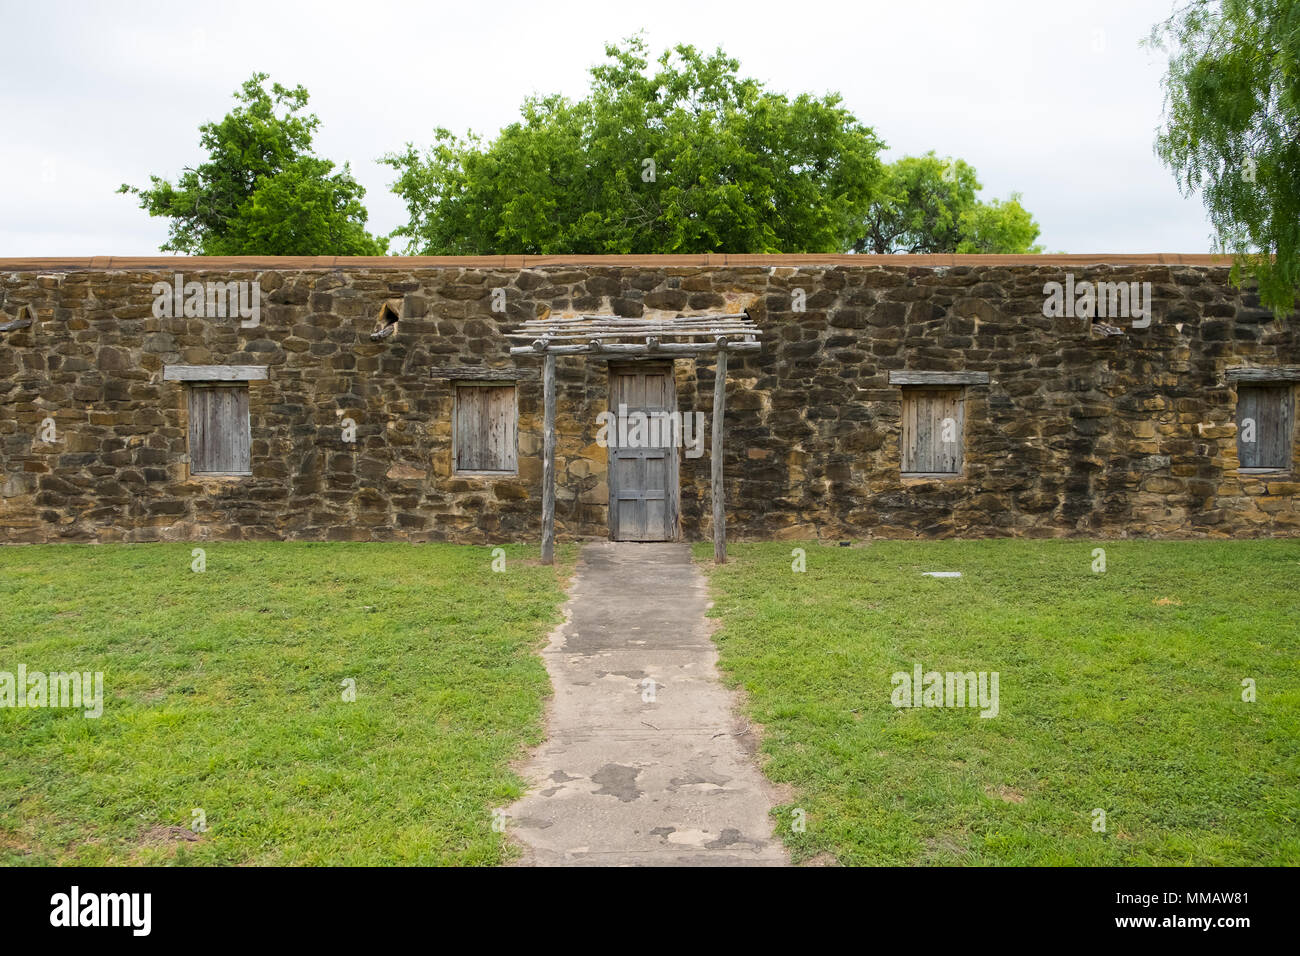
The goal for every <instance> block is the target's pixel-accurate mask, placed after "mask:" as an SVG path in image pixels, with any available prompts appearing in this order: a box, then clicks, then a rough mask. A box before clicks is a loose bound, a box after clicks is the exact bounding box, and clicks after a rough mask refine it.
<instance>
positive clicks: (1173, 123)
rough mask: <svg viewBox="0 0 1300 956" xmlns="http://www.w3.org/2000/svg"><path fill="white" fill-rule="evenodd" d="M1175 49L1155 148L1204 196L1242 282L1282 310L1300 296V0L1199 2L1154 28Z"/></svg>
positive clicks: (1188, 188)
mask: <svg viewBox="0 0 1300 956" xmlns="http://www.w3.org/2000/svg"><path fill="white" fill-rule="evenodd" d="M1149 42H1150V43H1151V44H1152V45H1153V46H1157V47H1160V48H1161V49H1164V50H1166V51H1168V52H1169V72H1168V74H1167V75H1166V77H1165V91H1166V94H1167V96H1166V118H1165V125H1164V128H1163V129H1162V130H1161V131H1160V132H1159V134H1158V136H1157V138H1156V153H1157V155H1159V156H1160V158H1161V159H1162V160H1164V162H1165V164H1166V165H1168V166H1169V167H1170V168H1171V169H1172V170H1173V172H1174V175H1175V176H1176V177H1177V179H1178V185H1179V188H1180V189H1181V190H1182V191H1183V193H1184V194H1185V195H1187V194H1190V193H1192V192H1197V191H1199V192H1200V193H1201V194H1202V196H1203V198H1204V201H1205V206H1206V209H1207V210H1208V211H1209V217H1210V222H1211V224H1212V225H1213V227H1214V231H1215V240H1216V243H1217V245H1218V247H1219V248H1220V249H1221V250H1223V251H1227V252H1231V253H1233V254H1234V255H1235V256H1236V265H1235V266H1234V269H1233V274H1234V279H1235V280H1236V281H1240V279H1241V277H1242V275H1243V273H1249V274H1252V275H1254V276H1255V277H1256V278H1257V279H1258V281H1259V291H1260V298H1261V299H1262V300H1263V301H1264V302H1265V303H1266V304H1268V305H1270V306H1271V307H1272V308H1273V309H1274V310H1275V311H1276V312H1277V313H1278V314H1279V315H1281V314H1283V313H1285V312H1288V311H1290V310H1291V308H1292V307H1293V306H1294V304H1295V300H1296V294H1297V291H1300V2H1297V0H1221V2H1211V0H1191V2H1189V3H1187V4H1186V5H1184V6H1183V7H1182V8H1181V9H1179V10H1178V11H1176V12H1175V14H1174V15H1173V16H1172V17H1170V18H1169V19H1168V20H1166V21H1165V22H1164V23H1162V24H1158V25H1157V26H1156V27H1155V29H1154V30H1152V33H1151V38H1150V41H1149Z"/></svg>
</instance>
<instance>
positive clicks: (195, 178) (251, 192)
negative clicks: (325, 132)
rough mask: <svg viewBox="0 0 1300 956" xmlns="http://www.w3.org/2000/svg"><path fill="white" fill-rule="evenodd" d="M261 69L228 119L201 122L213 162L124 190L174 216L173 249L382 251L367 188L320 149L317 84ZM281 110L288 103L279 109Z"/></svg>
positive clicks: (209, 252)
mask: <svg viewBox="0 0 1300 956" xmlns="http://www.w3.org/2000/svg"><path fill="white" fill-rule="evenodd" d="M267 79H269V77H268V76H267V74H265V73H255V74H253V76H252V78H251V79H249V80H248V81H247V82H246V83H244V84H243V87H242V89H241V90H240V92H238V93H236V94H235V99H236V100H237V101H238V102H239V105H238V106H236V107H235V108H234V109H233V110H231V111H230V112H229V113H227V114H226V116H225V118H224V119H222V120H221V121H220V122H216V123H204V124H203V125H202V126H200V127H199V131H200V134H201V135H200V140H199V142H200V144H201V145H202V147H203V149H205V150H206V151H207V153H208V159H207V162H204V163H202V164H201V165H200V166H199V167H198V168H197V169H186V170H185V171H184V172H183V173H182V174H181V176H180V178H179V180H178V181H177V183H176V184H175V185H173V184H172V183H170V182H168V181H167V180H165V179H163V178H161V177H159V176H150V177H149V180H150V186H148V187H147V188H143V189H142V188H138V187H133V186H128V185H123V186H122V187H121V188H120V189H119V190H118V192H121V193H129V194H131V195H134V196H137V197H138V198H139V200H140V208H142V209H144V210H145V211H147V212H148V213H149V215H151V216H163V217H165V218H167V219H170V220H171V223H170V225H169V234H168V238H167V241H166V242H165V243H163V245H162V249H163V251H169V252H181V253H188V254H190V255H202V256H240V255H262V256H309V255H344V256H346V255H356V256H364V255H381V254H383V253H384V252H385V251H386V248H387V240H386V239H380V240H377V239H375V238H374V237H372V236H371V235H370V234H369V233H368V232H366V229H365V222H366V218H367V214H366V209H365V206H363V205H362V203H361V199H362V197H364V196H365V189H364V188H363V187H362V186H361V185H360V184H359V183H358V182H357V181H356V180H355V179H353V178H352V172H351V169H350V168H349V166H348V165H347V164H346V163H345V164H344V165H343V168H342V169H341V170H339V171H337V172H335V171H334V164H333V163H332V162H330V161H329V160H326V159H321V158H319V157H317V156H314V155H312V152H311V149H312V135H313V134H314V133H315V131H316V128H317V126H318V125H319V124H320V120H319V119H318V118H317V117H316V116H315V115H314V114H311V113H302V112H301V111H302V110H303V109H304V108H305V107H306V106H307V98H308V97H307V91H306V90H305V89H304V88H303V87H301V86H298V87H295V88H294V89H287V88H286V87H283V86H281V85H280V84H279V83H273V84H272V85H271V90H270V92H268V91H267V90H266V88H265V84H266V81H267ZM277 111H279V112H277Z"/></svg>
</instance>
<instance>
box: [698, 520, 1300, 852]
mask: <svg viewBox="0 0 1300 956" xmlns="http://www.w3.org/2000/svg"><path fill="white" fill-rule="evenodd" d="M1098 546H1102V547H1104V548H1105V551H1106V555H1105V556H1106V571H1105V572H1104V573H1094V572H1093V570H1092V564H1093V557H1092V549H1093V548H1095V547H1098ZM796 547H802V548H804V549H806V552H807V571H806V572H804V573H794V572H792V570H791V564H792V560H793V559H792V557H791V551H792V549H793V548H796ZM696 555H697V557H698V558H699V559H701V560H706V559H707V560H709V561H710V567H711V557H712V552H711V548H710V547H709V546H707V545H701V546H700V547H699V548H698V549H697V551H696ZM730 557H731V563H729V564H727V565H725V566H723V567H721V568H719V569H717V570H716V571H713V570H710V574H711V578H712V587H713V590H714V592H715V598H716V601H717V603H716V606H715V608H714V611H713V612H712V613H713V614H714V615H715V616H716V617H717V618H719V619H720V624H721V627H720V630H719V631H718V633H717V635H716V639H717V641H718V645H719V649H720V652H721V657H722V666H723V668H724V672H725V673H726V674H727V675H728V679H730V680H732V681H734V682H735V683H737V684H739V685H741V686H743V687H744V689H745V690H746V691H747V695H748V696H747V699H748V703H747V707H748V709H749V713H750V716H751V717H752V718H753V719H754V720H755V721H756V722H758V723H759V724H761V725H762V726H763V727H764V742H763V748H762V759H763V761H764V767H765V770H766V772H767V774H768V775H769V777H770V778H771V779H773V780H774V781H777V782H781V783H785V784H789V785H792V792H793V794H794V796H793V798H792V802H790V803H788V804H786V805H784V806H781V807H778V808H777V810H776V811H775V818H776V820H777V827H778V830H779V831H780V832H781V833H782V835H783V837H784V838H785V840H786V841H787V843H788V844H789V846H790V847H791V848H792V850H793V851H794V855H795V858H796V859H799V860H806V859H808V858H810V857H814V856H818V855H823V854H829V855H831V856H833V857H834V858H835V859H837V860H838V861H839V862H841V863H845V864H939V865H945V864H976V865H989V864H1011V865H1016V864H1039V865H1053V864H1080V865H1144V864H1173V865H1178V864H1202V865H1218V864H1240V865H1255V864H1291V865H1295V864H1300V541H1281V540H1279V541H1239V542H1149V541H1112V542H1096V543H1093V542H1065V541H1038V542H1033V541H1006V540H999V541H964V542H963V541H952V542H946V541H945V542H874V543H872V544H870V545H869V546H868V547H864V548H826V547H820V546H818V545H817V544H815V543H800V542H791V543H785V544H753V545H745V544H741V545H733V546H732V547H731V549H730ZM929 570H940V571H949V570H951V571H961V572H962V573H963V577H962V578H960V579H933V578H928V577H923V576H922V574H921V572H922V571H929ZM917 663H920V664H922V665H923V667H924V669H925V670H926V671H930V670H934V671H944V672H946V671H960V672H967V671H976V672H978V671H987V672H993V671H996V672H998V673H999V707H1000V712H999V713H998V715H997V716H996V717H992V718H981V717H980V716H979V713H978V711H977V710H973V709H958V708H926V707H922V708H913V709H900V708H895V707H894V706H893V704H892V703H891V693H892V691H893V689H894V685H893V684H892V682H891V675H893V674H894V673H895V672H899V671H905V672H909V673H910V672H911V671H912V669H913V666H914V665H915V664H917ZM1245 678H1252V679H1254V681H1255V682H1256V687H1257V691H1256V693H1257V700H1256V701H1255V702H1254V703H1246V702H1243V700H1242V692H1243V687H1242V681H1243V679H1245ZM795 808H799V809H802V810H803V811H804V812H805V819H806V829H805V830H804V831H803V832H793V831H792V826H791V823H792V821H793V820H794V819H795V815H794V814H793V813H792V811H793V810H794V809H795ZM1097 808H1100V809H1103V810H1105V812H1106V821H1105V824H1106V829H1105V832H1095V831H1094V829H1093V826H1094V820H1095V819H1097V818H1095V817H1094V815H1093V810H1094V809H1097ZM823 858H825V857H823Z"/></svg>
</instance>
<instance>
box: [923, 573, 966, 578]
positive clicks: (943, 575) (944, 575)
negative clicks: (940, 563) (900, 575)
mask: <svg viewBox="0 0 1300 956" xmlns="http://www.w3.org/2000/svg"><path fill="white" fill-rule="evenodd" d="M921 573H922V574H924V575H925V576H926V577H927V578H959V577H961V572H960V571H922V572H921Z"/></svg>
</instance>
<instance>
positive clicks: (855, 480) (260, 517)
mask: <svg viewBox="0 0 1300 956" xmlns="http://www.w3.org/2000/svg"><path fill="white" fill-rule="evenodd" d="M712 258H713V260H714V262H715V263H716V262H717V261H719V260H721V259H722V257H712ZM901 258H902V257H894V258H890V259H881V258H877V257H853V259H852V261H851V262H848V261H845V258H844V257H823V259H822V260H821V261H820V262H818V261H802V262H801V261H796V260H795V259H794V258H793V257H737V260H738V262H739V264H704V263H703V261H702V257H701V260H700V261H696V262H695V263H694V264H685V265H674V264H667V263H660V262H655V261H652V260H651V259H649V258H648V257H642V258H637V259H631V258H629V259H627V260H623V261H622V262H617V261H616V260H613V261H605V262H590V261H575V262H572V263H569V264H566V263H559V264H547V263H545V262H543V263H539V264H535V265H534V264H528V263H526V262H525V263H523V264H511V263H510V262H507V261H504V260H503V261H501V262H498V263H494V262H485V261H484V260H462V261H459V262H458V261H455V260H441V261H437V262H430V261H427V260H409V261H407V260H400V259H393V260H351V261H347V260H340V262H339V263H338V264H335V265H328V266H320V265H317V264H315V263H313V262H311V261H310V260H308V261H307V262H306V263H299V262H295V261H292V260H283V261H279V262H276V261H273V260H257V261H249V262H247V263H241V262H238V261H236V262H231V261H228V260H227V261H216V260H214V261H212V262H209V263H204V262H203V261H202V260H193V259H189V260H187V259H177V260H175V261H174V264H173V262H172V261H169V260H150V261H149V262H147V263H145V264H142V265H129V264H128V265H125V266H108V267H92V264H84V263H83V264H77V263H71V264H68V263H51V262H44V263H43V262H40V261H39V260H34V261H26V262H10V263H0V325H4V324H5V323H11V322H13V320H14V319H15V318H18V317H19V316H20V314H21V315H26V314H27V311H26V310H25V309H24V307H25V306H29V307H30V311H31V315H32V318H33V321H32V322H31V324H30V325H27V326H24V327H19V328H14V329H12V330H10V331H7V332H3V333H0V470H2V473H0V541H4V542H11V543H12V542H39V541H92V540H94V541H151V540H160V539H168V540H171V539H198V540H202V539H240V538H242V539H301V540H392V539H397V540H409V541H427V540H451V541H465V542H498V541H511V540H536V538H537V537H538V535H539V533H540V514H541V501H540V487H541V462H540V450H541V425H540V421H541V405H542V395H541V384H540V380H539V376H538V370H537V366H538V363H537V362H536V361H532V362H529V361H515V360H512V359H511V358H510V356H509V354H508V349H509V345H510V344H511V343H510V342H509V341H508V340H507V339H506V338H504V336H503V333H504V332H505V331H508V330H510V329H513V328H515V327H517V326H518V325H519V324H520V323H521V322H522V321H523V320H524V319H526V318H533V317H536V316H539V315H544V314H546V313H547V311H548V310H550V311H551V312H552V313H553V314H564V313H574V312H581V313H610V314H618V315H626V316H637V315H642V314H665V315H673V314H678V313H691V312H694V313H702V312H719V311H740V310H744V309H747V310H748V311H749V314H750V315H751V316H752V317H753V318H754V319H755V320H756V321H757V322H758V324H759V325H760V327H761V328H762V329H763V348H762V351H761V352H759V353H753V354H737V355H734V356H732V358H731V366H730V378H729V385H728V391H727V427H726V431H725V449H726V458H725V463H726V475H727V479H726V494H727V506H728V532H729V534H730V535H731V537H733V539H734V538H774V537H775V538H796V537H798V538H803V537H821V538H824V539H837V538H848V537H858V536H868V535H875V536H884V537H912V536H925V537H942V536H954V535H968V536H1008V535H1022V536H1026V537H1057V536H1069V535H1079V536H1084V535H1086V536H1132V535H1161V536H1212V537H1238V536H1258V535H1294V534H1296V533H1298V532H1300V507H1297V496H1298V493H1300V483H1297V481H1296V478H1295V471H1294V469H1295V467H1296V465H1297V462H1296V460H1295V451H1294V448H1295V445H1294V443H1292V445H1291V448H1292V461H1291V469H1290V470H1283V471H1280V472H1277V473H1274V474H1269V475H1242V474H1239V472H1238V458H1237V440H1236V432H1237V426H1236V424H1235V423H1234V418H1235V413H1236V402H1237V384H1236V383H1235V382H1233V381H1230V380H1229V379H1228V377H1227V376H1226V370H1227V369H1228V368H1230V367H1234V366H1256V367H1267V368H1271V367H1281V366H1296V365H1300V339H1298V335H1297V319H1300V314H1292V315H1291V316H1289V317H1288V318H1287V319H1285V320H1281V321H1279V320H1276V319H1275V318H1274V316H1273V314H1272V313H1271V312H1269V311H1268V310H1265V309H1262V308H1260V307H1259V304H1258V301H1257V300H1256V298H1255V297H1254V296H1253V295H1251V294H1249V293H1246V292H1242V291H1240V290H1237V289H1234V288H1232V287H1231V286H1230V285H1229V283H1228V270H1227V268H1226V267H1225V266H1219V265H1209V264H1204V263H1201V264H1192V265H1188V264H1179V263H1174V264H1160V263H1156V262H1147V263H1142V262H1118V263H1116V262H1110V263H1098V262H1097V258H1098V257H1092V258H1088V257H1074V258H1072V259H1071V258H1067V257H1050V258H1039V259H1029V258H1014V259H1013V258H1010V257H1008V258H1006V259H1000V257H971V258H970V259H961V258H956V259H954V258H952V257H946V259H947V260H949V261H950V262H952V263H954V264H950V265H935V264H933V261H932V260H927V259H925V258H923V257H912V259H902V262H901V263H900V262H899V259H901ZM811 259H812V257H805V260H811ZM679 261H683V260H679ZM685 261H687V262H689V261H690V260H685ZM916 263H919V264H916ZM178 271H179V272H183V273H184V274H185V275H186V278H187V279H190V278H193V279H198V280H200V281H202V280H209V279H211V280H220V281H232V280H233V281H244V280H248V281H251V280H255V279H256V280H259V281H260V284H261V290H262V295H263V298H262V303H263V305H262V310H261V319H260V325H258V326H257V327H255V328H241V327H240V322H239V319H238V318H237V317H236V318H227V319H221V318H210V319H209V318H156V317H155V316H154V314H153V311H152V305H153V302H154V296H153V294H152V292H151V287H152V286H153V284H154V283H155V282H160V281H161V282H169V283H170V282H171V281H172V277H173V274H174V273H175V272H178ZM1067 271H1070V272H1073V273H1074V276H1075V278H1076V280H1077V281H1082V280H1085V279H1088V280H1092V281H1098V280H1101V281H1136V282H1143V281H1147V282H1150V283H1152V292H1153V296H1154V304H1153V317H1152V322H1151V325H1150V327H1149V328H1147V329H1141V330H1139V329H1133V328H1130V327H1129V326H1130V323H1129V322H1128V321H1127V320H1124V319H1107V320H1105V321H1106V322H1108V323H1111V324H1114V325H1116V326H1119V327H1120V328H1122V329H1123V330H1124V331H1123V334H1118V335H1114V334H1112V335H1106V334H1102V332H1101V330H1100V329H1099V328H1096V327H1094V326H1095V323H1092V322H1089V321H1087V320H1084V319H1076V318H1045V317H1044V315H1043V302H1044V293H1043V286H1044V283H1045V282H1049V281H1061V280H1062V278H1063V276H1064V274H1065V273H1066V272H1067ZM494 289H504V290H505V312H504V313H499V312H494V311H493V309H492V305H493V295H492V293H493V290H494ZM795 289H802V290H804V292H805V294H806V311H802V312H797V311H793V309H792V297H793V291H794V290H795ZM393 299H398V300H400V302H401V315H402V317H401V319H400V321H399V322H398V325H397V329H396V331H395V333H394V334H392V335H391V336H389V337H388V338H385V339H383V340H380V341H372V340H371V338H370V333H371V332H372V331H374V330H375V327H376V316H377V315H378V314H379V312H380V309H381V308H382V305H383V303H384V302H385V301H389V300H393ZM497 301H498V302H499V296H498V297H497ZM173 365H241V366H247V365H261V366H266V367H267V378H266V380H265V381H253V382H251V383H250V385H249V395H250V421H251V436H252V445H251V463H252V464H251V467H252V474H251V475H250V476H244V477H220V478H215V477H198V476H191V475H190V474H189V458H188V448H187V435H188V432H187V421H186V417H187V410H186V409H187V402H186V388H187V385H186V384H185V383H183V382H176V381H164V378H163V370H164V367H166V366H173ZM900 370H930V371H977V372H986V373H988V376H989V383H988V384H987V385H970V386H967V387H966V388H965V390H964V395H965V412H964V416H965V422H964V439H963V440H964V464H963V469H964V470H963V473H962V474H961V475H960V476H956V477H945V478H904V477H902V476H901V475H900V447H899V445H900V417H901V407H902V406H901V391H900V388H899V386H898V385H896V384H891V383H890V381H889V372H890V371H900ZM485 375H487V376H490V375H495V376H497V377H504V378H506V379H507V380H510V379H513V380H515V381H517V386H518V392H517V400H518V415H519V418H518V474H517V475H509V476H479V475H475V476H468V475H460V474H456V473H454V468H453V463H452V457H451V448H452V434H451V431H452V404H453V388H452V385H453V383H454V382H456V381H460V380H463V379H464V380H473V379H478V378H483V377H484V376H485ZM674 375H675V378H676V383H677V393H678V402H679V408H680V409H681V410H682V411H683V412H690V411H695V410H699V411H703V412H704V413H705V414H706V415H708V414H709V413H710V409H711V398H712V359H711V358H704V359H698V360H684V359H678V360H677V361H676V363H675V366H674ZM558 377H559V393H558V407H559V411H558V416H557V428H558V457H557V479H556V484H557V528H558V533H559V536H560V537H561V538H566V537H568V538H572V537H575V536H598V537H603V536H605V535H606V533H607V506H608V486H607V483H606V450H605V449H604V448H602V447H600V446H599V445H598V444H597V441H596V433H597V427H598V425H597V415H598V413H600V412H602V411H604V410H605V409H606V396H607V385H608V376H607V369H606V365H605V363H604V362H602V361H599V360H597V359H595V358H592V357H587V356H583V357H561V358H560V359H559V360H558ZM346 418H350V419H352V420H353V421H355V423H356V426H357V428H356V431H357V436H356V437H357V440H356V442H355V444H349V443H347V442H344V441H343V440H342V424H341V423H342V421H343V420H344V419H346ZM47 419H53V422H54V424H55V433H56V436H57V437H56V439H55V440H54V441H53V442H44V441H42V440H41V435H42V431H43V429H42V425H43V423H45V422H46V420H47ZM707 447H708V446H707V443H706V445H705V448H706V449H707ZM708 481H709V458H708V454H707V451H706V453H705V455H704V456H702V457H700V458H695V459H690V458H686V457H685V456H683V457H682V458H681V468H680V488H681V505H680V508H681V524H682V534H683V536H684V537H686V538H688V539H700V538H704V537H706V536H707V535H708V534H709V532H710V528H709V522H710V518H709V503H708V502H709V487H708Z"/></svg>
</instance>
